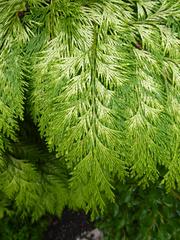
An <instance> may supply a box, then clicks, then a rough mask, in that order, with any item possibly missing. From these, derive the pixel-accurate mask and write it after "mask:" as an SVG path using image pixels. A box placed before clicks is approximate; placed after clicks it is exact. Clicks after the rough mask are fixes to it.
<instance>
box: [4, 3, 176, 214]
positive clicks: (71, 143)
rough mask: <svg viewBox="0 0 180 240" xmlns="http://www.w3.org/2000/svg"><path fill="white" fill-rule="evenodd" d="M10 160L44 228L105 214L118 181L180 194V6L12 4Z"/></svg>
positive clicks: (7, 190)
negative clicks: (64, 214) (73, 217)
mask: <svg viewBox="0 0 180 240" xmlns="http://www.w3.org/2000/svg"><path fill="white" fill-rule="evenodd" d="M25 109H26V111H27V112H28V114H27V115H28V118H30V117H31V118H32V120H33V122H34V124H35V125H36V130H37V131H38V132H39V133H40V136H41V139H42V142H43V141H45V142H46V146H47V148H48V151H49V152H46V151H45V150H44V148H43V151H45V152H42V151H40V153H39V152H38V151H39V150H37V149H39V147H40V146H38V147H37V146H36V147H34V144H36V145H39V142H36V143H33V144H30V143H27V139H26V140H25V139H24V138H23V139H22V137H21V136H20V132H21V131H22V129H23V128H22V127H21V128H20V125H21V122H22V121H24V122H25V123H26V122H27V121H28V118H25V113H24V111H25ZM30 126H32V125H31V124H30ZM26 128H27V124H25V125H24V131H26V130H25V129H26ZM20 129H21V131H20ZM30 135H31V131H30ZM28 137H30V136H29V135H28ZM18 149H19V150H18ZM31 153H32V154H31ZM18 154H20V155H18ZM54 154H55V155H56V159H55V158H54ZM39 156H40V157H39ZM39 158H40V159H42V161H41V160H39ZM0 159H1V177H0V179H1V180H0V188H1V191H3V192H4V194H5V195H6V196H8V197H9V198H10V199H13V200H15V203H16V206H17V208H18V209H19V210H20V209H24V213H31V211H33V212H34V214H35V215H34V218H37V217H39V216H40V215H42V214H43V213H44V212H45V211H49V212H56V213H57V212H60V211H61V210H60V209H62V208H63V207H64V205H65V204H67V205H69V206H71V207H74V208H76V207H81V208H84V209H85V210H92V211H93V212H94V213H97V212H99V210H100V211H102V210H103V209H104V206H105V203H106V201H113V200H114V194H113V188H114V187H116V186H115V179H119V180H120V181H119V184H122V183H123V182H124V181H126V179H128V178H133V179H134V181H136V182H137V184H139V185H141V186H142V187H148V185H149V184H151V183H154V182H156V181H159V182H161V184H164V185H165V186H166V189H167V190H168V191H170V190H171V189H179V188H180V1H179V0H154V1H153V0H127V1H125V0H50V1H49V0H47V1H46V0H21V1H20V0H8V1H5V0H0ZM42 199H43V200H42ZM57 205H58V206H59V208H60V209H56V208H57ZM38 209H39V210H38ZM38 211H39V212H38Z"/></svg>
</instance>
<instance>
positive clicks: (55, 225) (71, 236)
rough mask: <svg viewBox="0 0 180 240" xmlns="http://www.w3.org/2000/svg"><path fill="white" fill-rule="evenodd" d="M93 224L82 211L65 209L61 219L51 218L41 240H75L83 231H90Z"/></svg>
mask: <svg viewBox="0 0 180 240" xmlns="http://www.w3.org/2000/svg"><path fill="white" fill-rule="evenodd" d="M93 228H94V224H93V223H92V222H91V221H90V218H89V216H87V215H86V214H85V213H84V212H83V211H80V212H74V211H71V210H67V209H65V210H64V212H63V214H62V218H61V219H58V218H53V219H52V221H51V223H50V225H49V227H48V229H47V231H46V232H45V234H44V238H43V240H75V239H76V238H77V237H78V236H80V235H81V234H82V233H84V232H85V231H91V230H92V229H93Z"/></svg>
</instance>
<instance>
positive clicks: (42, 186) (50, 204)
mask: <svg viewBox="0 0 180 240" xmlns="http://www.w3.org/2000/svg"><path fill="white" fill-rule="evenodd" d="M16 148H17V149H18V151H16V152H13V153H14V154H16V155H17V156H19V158H15V157H14V156H12V155H8V156H6V165H4V166H3V168H2V169H1V173H0V177H1V181H0V189H1V191H2V192H4V193H5V194H6V195H7V197H8V198H9V199H10V200H12V201H15V206H16V207H17V211H18V212H19V213H20V214H21V215H22V216H27V215H31V217H32V219H33V220H36V219H38V218H39V217H41V216H42V215H43V214H45V213H46V212H49V213H51V214H57V215H60V214H61V212H62V210H63V208H64V206H65V204H67V202H68V199H67V196H68V187H67V176H66V169H65V168H63V165H62V164H61V166H59V161H57V160H56V163H54V161H55V159H54V158H53V157H52V156H51V155H49V154H47V153H42V152H41V150H39V149H38V148H37V147H35V146H33V145H17V146H16V147H15V148H14V150H15V149H16Z"/></svg>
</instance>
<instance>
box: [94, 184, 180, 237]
mask: <svg viewBox="0 0 180 240" xmlns="http://www.w3.org/2000/svg"><path fill="white" fill-rule="evenodd" d="M118 190H119V191H118V193H117V195H116V204H111V205H109V206H108V208H107V210H106V211H105V214H104V215H103V217H101V218H99V219H98V220H97V223H96V224H97V226H98V227H99V228H100V229H102V230H103V232H104V235H105V240H112V239H113V240H120V239H122V240H149V239H153V240H164V239H169V240H170V239H171V240H178V239H179V234H180V225H179V219H180V212H179V208H180V201H179V200H180V195H179V193H176V192H172V193H171V194H165V193H164V189H163V188H162V187H158V186H154V185H153V186H152V187H151V188H149V189H148V190H146V191H142V190H140V189H139V188H137V187H136V186H132V185H123V186H122V185H121V186H119V187H118Z"/></svg>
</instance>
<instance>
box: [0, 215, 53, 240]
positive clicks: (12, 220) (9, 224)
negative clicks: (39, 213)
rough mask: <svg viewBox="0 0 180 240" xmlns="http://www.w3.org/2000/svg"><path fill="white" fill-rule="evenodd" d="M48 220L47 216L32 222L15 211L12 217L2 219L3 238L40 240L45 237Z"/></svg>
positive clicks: (0, 222) (0, 235)
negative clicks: (22, 218)
mask: <svg viewBox="0 0 180 240" xmlns="http://www.w3.org/2000/svg"><path fill="white" fill-rule="evenodd" d="M47 225H48V221H47V219H45V218H42V219H40V220H39V221H38V222H36V223H33V224H32V223H31V221H30V220H29V219H26V220H23V221H22V220H21V218H19V217H18V216H17V215H16V214H15V213H14V214H13V215H12V216H11V217H7V216H6V217H5V218H4V219H3V220H0V239H1V240H27V239H30V240H40V239H42V238H43V234H44V231H45V230H46V228H47Z"/></svg>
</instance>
